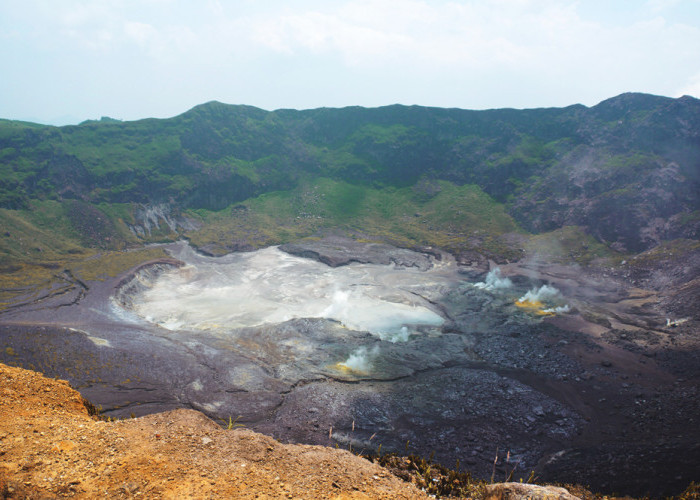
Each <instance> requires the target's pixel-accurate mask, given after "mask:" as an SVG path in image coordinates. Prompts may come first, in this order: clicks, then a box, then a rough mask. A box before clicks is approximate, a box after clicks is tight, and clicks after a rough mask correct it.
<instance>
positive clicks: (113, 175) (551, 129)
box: [0, 94, 700, 252]
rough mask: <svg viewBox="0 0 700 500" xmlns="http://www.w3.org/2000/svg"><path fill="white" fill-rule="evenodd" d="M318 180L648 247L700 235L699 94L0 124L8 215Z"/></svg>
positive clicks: (207, 199)
mask: <svg viewBox="0 0 700 500" xmlns="http://www.w3.org/2000/svg"><path fill="white" fill-rule="evenodd" d="M318 179H327V180H328V181H329V182H331V183H336V184H337V183H341V184H342V186H344V189H343V190H342V194H341V195H339V196H340V197H341V198H342V197H343V196H344V197H346V198H347V200H345V202H343V203H345V205H344V206H345V207H346V208H347V209H348V210H350V211H352V205H353V204H354V200H355V199H356V197H359V198H362V197H364V196H368V195H367V194H366V193H368V192H373V193H396V192H403V191H401V190H405V189H406V188H410V189H411V190H412V191H411V193H412V196H415V197H417V198H416V199H419V201H421V203H423V202H426V201H429V200H430V199H431V198H434V197H435V196H437V194H438V193H439V192H442V191H445V190H446V189H447V191H449V187H450V186H452V187H455V189H454V190H453V191H454V193H455V196H463V195H464V191H463V190H464V189H466V188H465V186H467V187H468V188H469V189H471V191H470V192H471V193H472V194H474V193H475V192H477V191H478V192H480V193H481V195H483V193H485V195H483V196H484V199H488V202H489V203H493V204H494V206H498V207H500V208H501V209H503V210H504V211H505V213H507V215H508V216H509V217H511V218H512V220H514V221H515V223H516V225H517V226H519V228H520V229H519V230H525V231H529V232H533V233H541V232H547V231H552V230H556V229H559V228H562V227H565V226H580V227H582V228H584V229H585V231H586V232H587V233H588V234H590V235H592V236H593V237H595V238H596V239H598V240H599V241H601V242H604V243H606V244H607V245H610V246H611V247H612V248H613V249H616V250H619V251H623V252H639V251H643V250H646V249H649V248H651V247H653V246H655V245H657V244H659V243H660V242H662V241H665V240H669V239H674V238H688V239H698V232H699V230H700V100H698V99H695V98H692V97H688V96H684V97H681V98H678V99H671V98H666V97H658V96H651V95H645V94H623V95H620V96H618V97H614V98H611V99H608V100H606V101H603V102H601V103H600V104H598V105H596V106H593V107H585V106H582V105H574V106H569V107H566V108H551V109H530V110H514V109H496V110H486V111H468V110H461V109H439V108H427V107H419V106H401V105H394V106H386V107H381V108H373V109H367V108H361V107H348V108H342V109H330V108H321V109H313V110H305V111H296V110H277V111H272V112H268V111H264V110H261V109H257V108H254V107H250V106H236V105H226V104H221V103H218V102H210V103H206V104H202V105H200V106H196V107H195V108H193V109H191V110H189V111H187V112H185V113H183V114H181V115H179V116H176V117H174V118H169V119H145V120H139V121H133V122H118V121H114V120H110V119H103V120H100V121H88V122H84V123H82V124H80V125H77V126H65V127H51V126H43V125H36V124H30V123H24V122H16V121H6V120H3V121H0V207H2V208H4V209H8V210H12V211H21V210H31V209H32V207H33V206H34V204H35V203H45V202H47V201H50V200H53V201H56V202H60V203H61V204H62V205H61V206H64V207H72V208H67V209H66V210H68V211H70V210H72V211H73V212H72V213H75V210H76V208H75V207H83V209H82V210H81V211H80V213H81V214H82V215H83V216H84V215H85V214H86V213H87V214H88V215H87V216H88V218H89V214H90V211H91V210H94V211H95V212H96V215H95V217H99V214H100V213H103V211H104V210H107V209H105V208H104V207H106V206H112V205H118V204H125V203H126V204H143V205H146V206H155V205H158V204H167V205H168V206H170V207H175V209H176V210H178V211H187V210H204V211H219V210H222V209H224V208H227V207H231V206H236V205H237V204H241V203H243V202H245V201H246V200H251V199H256V198H259V197H261V196H263V197H264V196H265V195H268V196H269V195H271V194H272V193H280V192H292V191H293V190H295V189H297V190H298V189H299V188H300V186H304V185H307V184H309V183H314V182H316V180H318ZM397 190H398V191H397ZM445 192H446V191H445ZM336 194H337V193H336ZM486 195H488V196H486ZM475 196H476V195H475ZM482 204H483V203H482ZM241 206H242V207H243V208H242V209H247V207H246V206H245V205H241ZM85 207H88V208H85ZM99 207H102V209H100V208H99ZM348 207H349V208H348ZM107 212H109V210H107ZM411 215H413V214H411ZM418 216H420V214H417V217H418ZM107 218H109V217H107ZM78 219H80V217H78ZM79 223H80V221H79V220H78V221H77V222H76V221H74V226H75V225H76V224H78V225H79ZM502 232H503V231H502Z"/></svg>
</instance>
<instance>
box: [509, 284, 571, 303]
mask: <svg viewBox="0 0 700 500" xmlns="http://www.w3.org/2000/svg"><path fill="white" fill-rule="evenodd" d="M559 298H561V292H560V291H559V290H557V289H556V288H554V287H553V286H549V285H542V286H541V287H539V288H533V289H532V290H530V291H528V292H527V293H526V294H525V295H523V296H522V297H520V299H518V302H545V301H547V300H556V299H559Z"/></svg>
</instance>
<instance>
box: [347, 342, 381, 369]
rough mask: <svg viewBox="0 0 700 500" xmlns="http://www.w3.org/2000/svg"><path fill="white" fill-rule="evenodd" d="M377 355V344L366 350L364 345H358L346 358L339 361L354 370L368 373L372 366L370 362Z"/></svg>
mask: <svg viewBox="0 0 700 500" xmlns="http://www.w3.org/2000/svg"><path fill="white" fill-rule="evenodd" d="M377 356H379V346H376V345H375V346H374V347H373V348H372V349H371V350H367V348H366V347H365V346H361V347H358V348H357V349H356V350H355V351H354V352H353V353H351V354H350V356H348V359H346V360H345V361H343V362H342V363H340V364H341V365H342V366H345V367H346V368H349V369H350V370H351V371H354V372H362V373H368V372H369V371H370V369H371V368H372V362H373V361H374V360H375V359H376V358H377Z"/></svg>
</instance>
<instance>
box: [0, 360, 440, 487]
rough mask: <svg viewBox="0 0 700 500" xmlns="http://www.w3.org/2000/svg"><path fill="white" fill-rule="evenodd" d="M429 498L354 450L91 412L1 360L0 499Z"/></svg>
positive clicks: (192, 420) (163, 416)
mask: <svg viewBox="0 0 700 500" xmlns="http://www.w3.org/2000/svg"><path fill="white" fill-rule="evenodd" d="M6 496H9V497H10V498H13V497H16V498H27V497H30V498H52V497H64V496H71V497H77V498H98V497H103V498H131V497H143V498H232V497H234V498H314V499H316V498H319V499H320V498H334V499H350V498H427V496H426V495H425V494H423V493H422V492H420V491H419V490H418V489H417V488H415V487H414V486H413V485H411V484H409V483H405V482H403V481H401V480H400V479H398V478H396V477H395V476H393V475H391V474H390V473H389V472H387V471H386V470H385V469H383V468H382V467H380V466H378V465H375V464H372V463H370V462H368V461H366V460H364V459H361V458H359V457H357V456H355V455H352V454H351V453H349V452H347V451H344V450H337V449H332V448H326V447H322V446H305V445H285V444H281V443H279V442H277V441H275V440H274V439H272V438H270V437H267V436H264V435H261V434H258V433H255V432H252V431H250V430H246V429H235V430H226V429H223V428H221V427H220V426H218V425H217V424H216V423H214V422H213V421H211V420H210V419H208V418H207V417H205V416H204V415H202V414H201V413H199V412H196V411H194V410H175V411H170V412H166V413H160V414H155V415H148V416H145V417H141V418H137V419H132V420H123V421H118V422H102V421H97V420H95V419H93V418H91V417H90V416H88V413H87V410H86V409H85V407H84V405H83V402H82V398H81V396H80V394H78V392H76V391H75V390H73V389H71V388H70V387H69V385H68V383H67V382H64V381H57V380H52V379H47V378H45V377H43V376H42V375H40V374H38V373H35V372H32V371H28V370H22V369H19V368H11V367H8V366H5V365H2V364H0V498H5V497H6Z"/></svg>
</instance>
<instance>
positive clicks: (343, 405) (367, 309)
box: [0, 238, 700, 495]
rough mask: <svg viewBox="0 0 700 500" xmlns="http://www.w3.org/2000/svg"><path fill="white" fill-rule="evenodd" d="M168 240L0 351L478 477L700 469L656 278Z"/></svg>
mask: <svg viewBox="0 0 700 500" xmlns="http://www.w3.org/2000/svg"><path fill="white" fill-rule="evenodd" d="M168 251H169V252H170V254H171V255H172V257H173V258H172V259H169V260H163V261H159V262H152V263H149V264H148V265H144V266H141V267H139V268H137V269H135V270H132V272H130V273H129V274H128V275H125V276H121V277H119V278H117V279H113V280H106V281H95V282H90V283H87V284H78V283H76V284H75V287H74V288H73V289H67V290H66V291H65V292H64V293H61V294H53V295H52V294H38V296H39V297H42V298H41V300H37V301H35V302H31V303H27V304H25V305H24V306H22V307H18V308H14V309H12V310H8V311H5V312H3V313H2V314H1V315H0V347H3V350H2V351H0V358H1V359H2V361H3V362H4V363H7V364H15V365H21V366H23V367H27V368H33V369H37V370H40V371H42V372H44V373H45V374H46V375H49V376H58V377H61V378H67V379H68V380H70V382H71V384H73V386H74V387H76V388H77V389H78V390H80V392H81V393H82V394H83V395H84V396H85V397H87V398H88V399H90V400H91V401H93V402H94V403H95V404H100V405H101V406H102V407H103V410H104V412H105V414H107V415H112V416H128V415H129V414H132V413H133V414H135V415H142V414H146V413H153V412H156V411H162V410H169V409H175V408H181V407H190V408H195V409H198V410H201V411H203V412H205V413H206V414H208V415H209V416H211V417H213V418H215V419H222V420H228V418H229V417H231V418H236V417H238V416H240V418H239V420H238V421H239V422H242V423H245V425H246V426H247V427H249V428H251V429H254V430H257V431H261V432H264V433H267V434H269V435H272V436H274V437H275V438H277V439H280V440H283V441H295V442H305V443H317V444H324V445H332V446H334V445H335V444H338V445H339V446H342V447H350V446H352V448H353V449H355V450H357V449H364V450H376V449H377V448H378V447H379V445H380V444H381V445H382V450H383V451H397V452H405V451H406V450H408V451H409V452H417V453H420V454H423V455H426V456H427V455H430V454H431V453H434V457H435V459H436V460H438V461H440V462H442V463H444V464H445V465H448V466H454V465H455V464H456V462H457V461H458V460H459V463H460V464H462V466H466V467H468V468H469V469H470V470H472V471H474V472H475V473H476V474H478V475H481V476H484V477H490V476H491V474H492V468H493V461H494V457H495V456H496V455H498V457H499V460H498V466H497V474H499V475H500V474H503V475H507V474H508V473H509V472H510V471H511V470H512V469H513V468H515V471H516V473H515V475H516V477H518V475H519V474H520V475H524V476H525V477H527V475H529V473H530V470H532V469H536V470H537V473H538V475H539V476H540V477H541V478H542V479H549V480H558V481H562V482H564V481H576V482H580V483H584V484H589V485H590V486H591V487H593V488H594V489H598V490H603V491H612V490H615V491H618V492H624V493H631V494H643V493H651V494H656V495H658V494H670V493H674V492H676V491H680V490H682V489H684V488H685V487H686V486H687V484H688V483H689V482H690V481H691V480H697V479H698V478H699V471H698V469H697V466H696V465H695V464H697V463H700V446H699V445H698V443H700V439H699V438H700V431H698V426H697V425H688V424H689V422H691V423H692V422H693V421H694V419H697V415H700V407H699V404H700V403H698V401H699V398H698V387H699V384H698V382H699V381H700V376H699V372H700V364H698V344H697V339H696V337H697V335H696V332H697V327H696V320H695V319H691V320H690V321H688V322H685V323H683V324H682V325H679V326H677V327H676V328H670V327H665V326H664V325H665V318H664V317H663V314H662V311H659V310H657V307H656V304H657V301H656V298H655V296H654V294H653V293H652V292H649V291H644V290H639V289H634V288H632V287H630V286H626V284H625V283H623V282H620V281H619V280H613V279H612V278H606V277H603V276H592V275H590V274H586V273H584V272H583V271H581V270H580V269H578V268H576V267H569V266H557V265H551V264H547V265H544V264H543V263H532V262H531V263H527V264H523V263H514V264H508V265H504V266H502V267H501V269H500V274H499V273H498V272H497V271H495V269H491V272H489V273H487V271H488V270H487V269H480V268H465V267H460V266H458V265H457V264H456V263H455V261H454V259H452V258H451V256H450V255H448V254H445V253H442V252H439V251H433V250H431V251H429V253H419V252H412V251H409V250H405V249H398V248H394V247H390V246H388V245H379V244H363V243H358V242H354V241H350V240H344V239H340V238H329V239H324V240H318V241H307V242H303V243H296V244H294V245H286V246H283V247H280V248H268V249H264V250H260V251H257V252H250V253H239V254H231V255H228V256H225V257H220V258H213V257H206V256H202V255H199V254H197V253H195V252H194V251H193V250H192V249H191V248H190V247H188V246H187V245H186V244H184V243H179V244H173V245H169V246H168ZM508 452H510V453H509V458H508V461H506V455H507V453H508ZM659 470H661V471H668V475H665V476H664V478H663V481H662V482H660V481H659V474H658V471H659Z"/></svg>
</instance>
